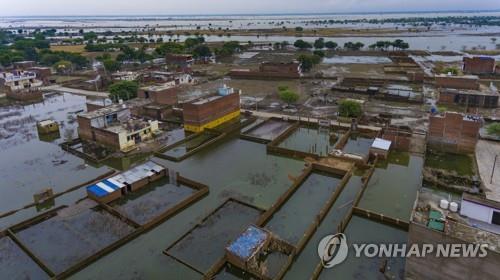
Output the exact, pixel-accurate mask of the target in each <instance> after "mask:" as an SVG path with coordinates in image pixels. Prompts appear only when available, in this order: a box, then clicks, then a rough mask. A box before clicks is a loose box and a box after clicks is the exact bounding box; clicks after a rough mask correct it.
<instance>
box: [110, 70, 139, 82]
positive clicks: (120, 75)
mask: <svg viewBox="0 0 500 280" xmlns="http://www.w3.org/2000/svg"><path fill="white" fill-rule="evenodd" d="M140 76H141V74H140V73H138V72H132V71H126V72H120V71H118V72H115V73H113V74H111V77H112V79H113V80H115V81H135V80H137V79H139V77H140Z"/></svg>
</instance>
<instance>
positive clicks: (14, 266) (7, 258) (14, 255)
mask: <svg viewBox="0 0 500 280" xmlns="http://www.w3.org/2000/svg"><path fill="white" fill-rule="evenodd" d="M0 275H2V278H3V279H49V276H48V275H47V274H46V273H45V271H43V270H42V269H41V268H40V267H39V266H38V265H37V264H36V263H35V262H34V261H33V260H32V259H31V258H30V257H29V256H28V255H27V254H26V253H25V252H24V251H23V250H22V249H21V248H20V247H19V246H17V244H16V243H14V241H12V239H11V238H10V237H7V236H4V237H0Z"/></svg>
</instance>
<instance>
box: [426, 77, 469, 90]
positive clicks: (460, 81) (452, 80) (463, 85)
mask: <svg viewBox="0 0 500 280" xmlns="http://www.w3.org/2000/svg"><path fill="white" fill-rule="evenodd" d="M435 79H436V87H437V88H440V89H442V88H447V89H471V90H479V77H478V76H473V75H465V76H451V75H446V74H441V75H436V77H435Z"/></svg>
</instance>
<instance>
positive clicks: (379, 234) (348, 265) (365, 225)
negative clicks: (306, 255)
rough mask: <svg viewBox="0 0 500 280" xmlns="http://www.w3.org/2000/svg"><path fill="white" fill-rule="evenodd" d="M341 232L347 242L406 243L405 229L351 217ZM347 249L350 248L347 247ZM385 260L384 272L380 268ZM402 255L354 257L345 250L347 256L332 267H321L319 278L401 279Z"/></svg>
mask: <svg viewBox="0 0 500 280" xmlns="http://www.w3.org/2000/svg"><path fill="white" fill-rule="evenodd" d="M345 235H346V236H347V238H348V240H349V241H348V242H349V243H351V244H352V243H376V244H380V243H389V242H390V243H406V242H407V239H408V237H407V235H408V234H407V232H405V231H402V230H400V229H396V228H393V227H390V226H386V225H383V224H379V223H376V222H373V221H370V220H367V219H364V218H360V217H357V216H353V217H352V219H351V221H350V222H349V224H348V226H347V229H346V232H345ZM349 249H352V247H350V248H349ZM386 261H387V265H386V273H385V275H384V274H383V273H381V272H380V267H381V266H383V264H384V263H385V262H386ZM404 266H405V260H404V258H390V259H384V258H378V257H376V258H367V257H361V258H356V257H355V255H354V250H349V255H348V257H347V259H346V260H345V261H344V262H343V263H341V264H339V265H336V266H335V267H334V268H330V269H324V270H323V272H322V273H321V274H320V277H319V279H321V280H323V279H324V280H326V279H380V280H383V279H404Z"/></svg>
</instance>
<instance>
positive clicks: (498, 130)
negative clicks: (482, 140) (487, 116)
mask: <svg viewBox="0 0 500 280" xmlns="http://www.w3.org/2000/svg"><path fill="white" fill-rule="evenodd" d="M486 131H487V132H488V134H491V135H500V123H492V124H490V125H488V126H487V127H486Z"/></svg>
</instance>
